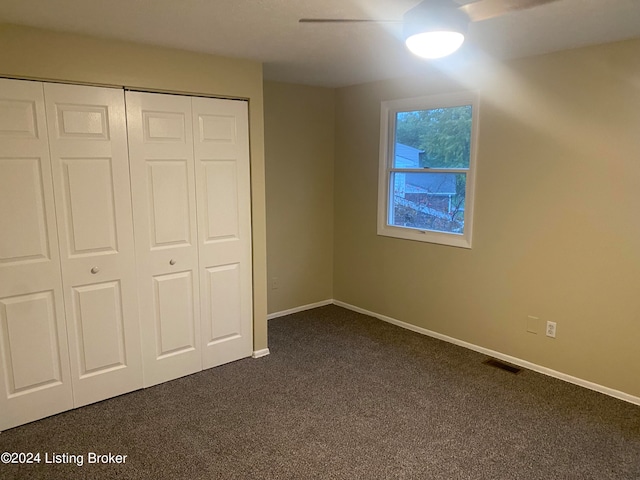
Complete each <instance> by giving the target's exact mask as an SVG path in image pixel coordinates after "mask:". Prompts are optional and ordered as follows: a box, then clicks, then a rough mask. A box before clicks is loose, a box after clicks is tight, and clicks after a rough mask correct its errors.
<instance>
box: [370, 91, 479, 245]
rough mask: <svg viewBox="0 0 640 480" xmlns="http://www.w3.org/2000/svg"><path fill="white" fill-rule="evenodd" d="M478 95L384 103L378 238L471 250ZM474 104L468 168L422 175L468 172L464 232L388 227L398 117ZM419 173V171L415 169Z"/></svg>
mask: <svg viewBox="0 0 640 480" xmlns="http://www.w3.org/2000/svg"><path fill="white" fill-rule="evenodd" d="M478 103H479V102H478V94H477V92H458V93H451V94H444V95H429V96H425V97H416V98H405V99H400V100H389V101H385V102H382V104H381V114H380V162H379V173H378V235H384V236H386V237H395V238H403V239H406V240H417V241H420V242H429V243H438V244H442V245H450V246H453V247H462V248H471V239H472V232H473V210H474V208H473V207H474V203H475V198H474V193H475V183H476V182H475V179H476V151H477V140H478ZM463 105H471V145H470V146H469V149H470V151H469V168H468V169H467V168H429V169H428V170H422V169H420V170H419V171H420V172H431V173H466V175H467V182H466V191H465V205H464V208H465V212H464V232H463V233H461V234H460V233H449V232H439V231H435V230H421V229H417V228H410V227H400V226H396V225H390V224H389V221H388V219H389V207H390V205H391V195H392V194H393V191H390V183H391V182H390V180H391V173H392V171H393V170H394V168H393V161H394V158H395V130H396V125H395V123H396V114H397V113H398V112H410V111H416V110H431V109H434V108H447V107H458V106H463ZM416 171H417V170H416Z"/></svg>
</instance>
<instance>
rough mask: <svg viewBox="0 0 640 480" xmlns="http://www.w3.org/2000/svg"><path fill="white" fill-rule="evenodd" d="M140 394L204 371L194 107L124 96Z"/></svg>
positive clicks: (170, 99)
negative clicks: (140, 359)
mask: <svg viewBox="0 0 640 480" xmlns="http://www.w3.org/2000/svg"><path fill="white" fill-rule="evenodd" d="M126 99H127V120H128V126H129V152H130V158H131V184H132V193H133V211H134V221H135V225H136V231H135V234H136V255H137V260H138V292H139V295H140V316H141V324H142V331H143V332H145V333H144V335H143V338H142V342H143V345H142V348H143V357H144V362H143V365H144V384H145V386H150V385H155V384H157V383H161V382H166V381H168V380H172V379H174V378H178V377H181V376H184V375H189V374H192V373H195V372H198V371H200V370H202V357H201V345H200V289H199V280H198V246H197V237H198V234H197V226H196V224H197V218H196V193H195V175H194V160H193V128H192V121H191V99H190V98H189V97H184V96H177V95H163V94H153V93H140V92H127V93H126Z"/></svg>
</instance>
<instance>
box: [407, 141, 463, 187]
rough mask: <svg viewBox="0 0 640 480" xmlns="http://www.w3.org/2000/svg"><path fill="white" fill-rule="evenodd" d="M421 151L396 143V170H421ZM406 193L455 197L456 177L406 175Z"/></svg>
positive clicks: (444, 174)
mask: <svg viewBox="0 0 640 480" xmlns="http://www.w3.org/2000/svg"><path fill="white" fill-rule="evenodd" d="M423 152H424V151H423V150H420V149H418V148H414V147H410V146H409V145H404V144H402V143H396V150H395V154H396V158H395V162H394V163H395V167H396V168H421V167H420V154H421V153H423ZM405 175H406V177H405V185H406V187H405V192H406V193H427V194H431V195H455V194H456V175H455V174H454V173H426V172H425V173H406V174H405Z"/></svg>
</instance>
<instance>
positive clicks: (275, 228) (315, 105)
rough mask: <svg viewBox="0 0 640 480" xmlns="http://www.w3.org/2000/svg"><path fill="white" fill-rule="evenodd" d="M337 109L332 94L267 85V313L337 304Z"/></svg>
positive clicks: (265, 97) (329, 92)
mask: <svg viewBox="0 0 640 480" xmlns="http://www.w3.org/2000/svg"><path fill="white" fill-rule="evenodd" d="M334 103H335V91H334V90H332V89H327V88H319V87H307V86H301V85H291V84H286V83H274V82H266V83H265V85H264V117H265V156H266V180H267V275H268V285H267V289H268V311H269V313H274V312H281V311H283V310H287V309H290V308H295V307H299V306H302V305H309V304H312V303H316V302H320V301H323V300H327V299H331V298H333V160H334V113H335V112H334ZM274 278H276V279H277V281H276V283H277V288H275V289H274V288H273V287H274Z"/></svg>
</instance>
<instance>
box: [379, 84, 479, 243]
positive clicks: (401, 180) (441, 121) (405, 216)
mask: <svg viewBox="0 0 640 480" xmlns="http://www.w3.org/2000/svg"><path fill="white" fill-rule="evenodd" d="M477 126H478V108H477V100H476V96H475V94H471V93H462V94H450V95H438V96H429V97H420V98H410V99H403V100H392V101H388V102H382V117H381V129H380V174H379V185H378V235H385V236H389V237H397V238H405V239H409V240H419V241H422V242H432V243H441V244H444V245H452V246H456V247H466V248H471V226H472V223H473V186H474V180H475V143H476V131H477Z"/></svg>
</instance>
